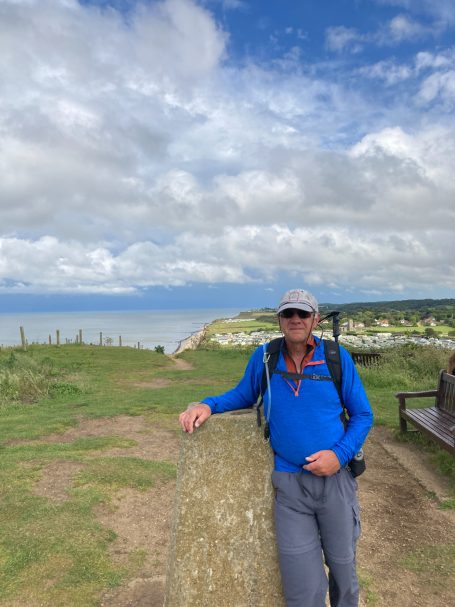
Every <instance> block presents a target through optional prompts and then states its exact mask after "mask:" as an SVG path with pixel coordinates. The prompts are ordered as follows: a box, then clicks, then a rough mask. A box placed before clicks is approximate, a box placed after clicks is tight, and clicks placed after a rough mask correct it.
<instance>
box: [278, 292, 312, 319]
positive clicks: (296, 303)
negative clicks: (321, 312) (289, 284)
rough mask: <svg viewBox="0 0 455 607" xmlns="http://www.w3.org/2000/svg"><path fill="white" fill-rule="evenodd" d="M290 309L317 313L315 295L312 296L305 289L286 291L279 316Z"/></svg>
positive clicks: (279, 308) (279, 307)
mask: <svg viewBox="0 0 455 607" xmlns="http://www.w3.org/2000/svg"><path fill="white" fill-rule="evenodd" d="M288 308H295V309H297V310H306V311H307V312H317V311H318V302H317V300H316V298H315V297H314V295H311V293H308V291H304V290H303V289H291V290H290V291H286V293H285V294H284V295H283V297H282V298H281V301H280V305H279V306H278V309H277V313H278V314H279V313H280V312H282V311H283V310H287V309H288Z"/></svg>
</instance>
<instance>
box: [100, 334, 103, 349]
mask: <svg viewBox="0 0 455 607" xmlns="http://www.w3.org/2000/svg"><path fill="white" fill-rule="evenodd" d="M102 345H103V333H102V332H101V331H100V346H102Z"/></svg>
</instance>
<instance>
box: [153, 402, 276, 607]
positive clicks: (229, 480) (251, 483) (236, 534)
mask: <svg viewBox="0 0 455 607" xmlns="http://www.w3.org/2000/svg"><path fill="white" fill-rule="evenodd" d="M271 470H272V453H271V449H270V446H269V445H268V444H265V443H264V441H263V439H262V433H261V430H260V429H258V428H257V425H256V416H255V414H254V413H252V412H251V411H238V412H232V413H226V414H222V415H214V416H212V417H211V418H209V420H208V421H207V422H206V423H205V424H204V425H203V426H202V427H201V428H200V429H199V430H197V431H196V432H195V433H194V434H192V435H183V436H182V443H181V450H180V460H179V466H178V475H177V492H176V503H175V515H174V516H175V518H174V527H173V532H172V538H171V551H170V561H169V569H168V575H167V586H166V598H165V603H164V605H165V607H282V606H284V601H283V598H282V593H281V581H280V574H279V570H278V562H277V555H276V547H275V537H274V529H273V488H272V486H271V482H270V474H271Z"/></svg>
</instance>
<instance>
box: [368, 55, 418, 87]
mask: <svg viewBox="0 0 455 607" xmlns="http://www.w3.org/2000/svg"><path fill="white" fill-rule="evenodd" d="M359 74H360V75H361V76H366V77H367V78H372V79H379V80H383V81H384V82H385V83H386V84H387V85H388V86H393V85H395V84H397V83H399V82H403V81H404V80H408V79H409V78H411V77H412V76H413V75H414V71H413V69H412V68H411V67H410V66H408V65H403V64H401V65H400V64H397V63H395V62H394V61H392V60H388V61H378V62H377V63H374V64H373V65H369V66H365V67H362V68H360V69H359Z"/></svg>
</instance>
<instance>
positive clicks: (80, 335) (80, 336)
mask: <svg viewBox="0 0 455 607" xmlns="http://www.w3.org/2000/svg"><path fill="white" fill-rule="evenodd" d="M79 343H80V344H82V343H83V341H82V329H79Z"/></svg>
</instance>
